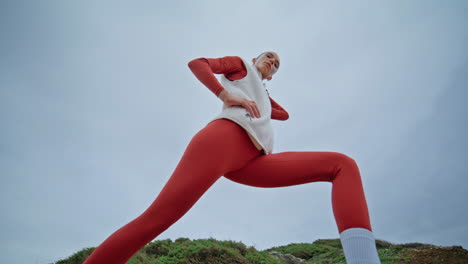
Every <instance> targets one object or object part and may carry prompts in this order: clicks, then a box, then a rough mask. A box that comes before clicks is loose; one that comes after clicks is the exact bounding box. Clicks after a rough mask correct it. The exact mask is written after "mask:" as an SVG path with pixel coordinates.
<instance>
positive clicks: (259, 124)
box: [210, 59, 274, 155]
mask: <svg viewBox="0 0 468 264" xmlns="http://www.w3.org/2000/svg"><path fill="white" fill-rule="evenodd" d="M242 61H243V62H244V65H245V67H246V68H247V75H246V76H245V77H244V78H242V79H240V80H235V81H230V80H228V79H227V78H226V77H225V76H224V75H221V78H220V79H221V80H220V83H221V85H222V86H223V87H224V89H226V90H227V91H228V92H229V93H230V94H232V95H235V96H238V97H240V98H244V99H247V100H252V101H255V102H256V103H257V107H258V109H259V111H260V117H259V118H256V117H253V116H250V113H249V111H247V109H245V108H244V107H242V106H231V107H227V106H226V105H225V104H223V108H222V111H221V113H220V114H219V115H217V116H216V117H215V118H214V119H212V120H211V121H210V122H213V121H214V120H217V119H220V118H226V119H229V120H232V121H234V122H236V123H237V124H239V125H240V126H241V127H243V128H244V129H245V130H246V131H247V132H248V133H249V136H250V138H251V139H252V141H253V143H254V144H255V145H256V146H258V145H259V146H260V147H261V149H263V151H264V152H265V154H266V155H268V154H271V153H272V151H273V139H274V133H273V127H272V126H271V102H270V98H269V96H268V92H267V91H266V89H265V87H264V85H263V82H262V78H261V73H260V72H259V71H258V70H257V68H256V67H255V66H254V65H253V64H250V63H249V62H248V61H246V60H244V59H242Z"/></svg>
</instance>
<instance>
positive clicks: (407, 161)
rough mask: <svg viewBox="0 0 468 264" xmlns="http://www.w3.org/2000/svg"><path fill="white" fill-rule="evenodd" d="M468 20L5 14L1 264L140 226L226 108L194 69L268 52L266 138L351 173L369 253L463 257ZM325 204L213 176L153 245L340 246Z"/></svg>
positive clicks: (291, 8) (287, 13)
mask: <svg viewBox="0 0 468 264" xmlns="http://www.w3.org/2000/svg"><path fill="white" fill-rule="evenodd" d="M166 2H169V1H166ZM467 13H468V2H467V1H464V0H460V1H456V0H451V1H438V0H434V1H428V0H420V1H419V0H412V1H407V0H398V1H396V0H388V1H372V0H368V1H363V0H360V1H267V0H264V1H243V0H240V1H214V0H213V1H206V0H205V1H170V4H162V1H91V0H89V1H13V0H12V1H2V2H1V4H0V14H1V16H0V29H1V41H0V55H1V56H0V89H1V90H0V121H1V129H0V180H1V182H0V198H1V202H0V206H1V207H0V209H1V212H2V217H1V218H0V234H1V236H0V248H1V252H0V262H1V263H9V264H22V263H34V264H43V263H50V262H52V261H57V260H59V259H62V258H66V257H68V256H70V255H71V254H73V253H74V252H77V251H79V250H81V249H82V248H85V247H91V246H98V245H99V244H100V243H101V242H102V241H103V240H104V239H106V238H107V237H108V236H109V235H110V234H112V233H113V232H114V231H116V230H117V229H118V228H120V227H121V226H123V225H124V224H126V223H128V222H130V221H131V220H133V219H134V218H135V217H137V216H139V215H140V214H141V213H142V212H143V211H144V210H145V209H146V208H147V207H148V206H149V205H150V204H151V203H152V201H153V200H154V199H155V197H156V196H157V195H158V193H159V192H160V190H161V189H162V187H163V186H164V184H165V183H166V181H167V180H168V178H169V177H170V175H171V173H172V172H173V170H174V169H175V167H176V165H177V163H178V162H179V159H180V157H181V156H182V153H183V152H184V150H185V147H186V146H187V144H188V142H189V141H190V139H191V138H192V137H193V135H194V134H195V133H196V132H198V131H199V130H200V129H202V128H203V127H204V126H205V125H206V124H207V122H208V121H209V120H211V119H212V118H213V117H214V116H215V115H217V114H218V113H219V111H220V110H221V107H222V105H221V101H220V100H219V99H218V98H217V97H216V96H215V95H214V94H213V93H211V91H209V90H208V89H207V88H206V87H204V86H203V85H202V84H201V83H199V82H198V81H197V79H196V78H195V77H194V76H193V74H192V73H191V72H190V70H189V68H188V67H187V63H188V62H189V61H190V60H192V59H194V58H198V57H208V58H216V57H222V56H227V55H237V56H241V57H243V58H246V59H251V58H253V57H256V56H257V55H258V54H259V53H261V52H263V51H266V50H273V51H276V52H277V53H278V54H279V56H280V57H281V69H280V70H279V71H278V73H277V74H276V75H275V76H274V78H273V80H272V81H271V82H268V84H267V85H268V90H269V92H270V95H271V97H272V98H274V99H275V100H276V101H277V102H278V103H279V104H281V105H282V106H283V107H284V108H285V109H286V110H287V111H288V112H289V114H290V118H289V120H287V121H284V122H283V121H273V122H274V128H275V133H276V138H275V140H276V143H275V149H274V152H276V153H277V152H283V151H336V152H341V153H344V154H346V155H348V156H350V157H352V158H354V159H355V160H356V161H357V163H358V165H359V167H360V171H361V175H362V180H363V184H364V189H365V193H366V199H367V202H368V207H369V212H370V216H371V223H372V227H373V229H374V235H375V236H376V238H377V239H382V240H386V241H389V242H392V243H409V242H421V243H431V244H436V245H444V246H451V245H461V246H463V247H464V248H465V249H466V248H468V222H467V221H466V219H468V205H467V202H468V201H467V195H466V188H467V187H466V186H467V184H468V177H467V176H468V175H467V173H466V169H467V165H466V164H468V158H467V157H468V155H467V148H468V140H467V139H466V135H468V129H467V124H468V122H467V121H468V120H467V119H468V109H467V107H466V102H465V101H466V99H467V98H468V92H467V88H468V87H467V84H468V50H467V48H466V47H468V31H467V30H466V29H467V27H468V17H467V16H466V14H467ZM331 187H332V185H331V184H330V183H326V182H320V183H311V184H304V185H299V186H292V187H285V188H273V189H265V188H254V187H250V186H245V185H241V184H238V183H234V182H232V181H229V180H228V179H226V178H224V177H222V178H221V179H220V180H219V181H217V182H216V183H215V184H214V185H213V186H212V188H211V189H209V190H208V191H207V193H206V194H205V195H204V196H203V197H202V198H201V199H200V200H199V201H198V202H197V203H196V204H195V206H194V207H193V208H192V209H191V210H190V211H189V212H188V213H187V214H186V215H185V216H184V217H183V218H182V219H180V220H179V221H178V222H177V223H175V224H174V225H173V226H171V227H170V228H169V229H168V230H167V231H165V232H164V233H162V234H161V235H160V236H159V237H158V238H157V239H167V238H170V239H173V240H174V239H177V238H179V237H188V238H191V239H199V238H209V237H213V238H216V239H219V240H235V241H241V242H243V243H245V244H246V245H248V246H255V247H256V248H257V249H259V250H263V249H267V248H269V247H273V246H279V245H286V244H289V243H299V242H308V243H311V242H313V241H315V240H316V239H324V238H338V232H337V228H336V223H335V220H334V217H333V212H332V208H331Z"/></svg>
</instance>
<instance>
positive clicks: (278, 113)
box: [270, 97, 289, 120]
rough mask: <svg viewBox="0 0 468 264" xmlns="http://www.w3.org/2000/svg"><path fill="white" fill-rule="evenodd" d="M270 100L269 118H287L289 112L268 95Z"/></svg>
mask: <svg viewBox="0 0 468 264" xmlns="http://www.w3.org/2000/svg"><path fill="white" fill-rule="evenodd" d="M270 102H271V119H276V120H288V118H289V114H288V112H286V110H284V109H283V107H281V105H279V104H278V103H277V102H275V100H273V99H272V98H271V97H270Z"/></svg>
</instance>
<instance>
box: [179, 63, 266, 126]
mask: <svg viewBox="0 0 468 264" xmlns="http://www.w3.org/2000/svg"><path fill="white" fill-rule="evenodd" d="M188 67H189V68H190V70H191V71H192V72H193V74H194V75H195V76H196V77H197V79H198V80H199V81H200V82H201V83H203V84H204V85H205V86H206V87H207V88H208V89H210V90H211V92H213V93H214V94H215V95H216V96H217V97H218V98H219V99H221V101H223V103H224V104H225V105H226V106H228V107H229V106H234V105H239V106H242V107H244V108H245V109H247V110H248V111H249V113H250V114H251V116H253V117H260V111H259V110H258V107H257V105H256V103H255V101H249V100H246V99H244V98H240V97H237V96H234V95H232V94H230V93H229V92H228V91H227V90H226V89H224V87H223V86H222V85H221V83H219V81H218V79H217V78H216V76H215V75H214V74H215V73H216V74H224V75H229V74H233V73H236V72H241V71H245V68H244V65H243V62H242V59H241V58H239V57H236V56H226V57H222V58H216V59H211V58H198V59H194V60H191V61H190V62H189V63H188Z"/></svg>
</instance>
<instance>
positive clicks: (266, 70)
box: [252, 51, 280, 80]
mask: <svg viewBox="0 0 468 264" xmlns="http://www.w3.org/2000/svg"><path fill="white" fill-rule="evenodd" d="M252 61H253V63H254V65H255V67H257V69H258V71H259V72H261V73H262V79H267V80H271V79H272V76H273V74H275V73H276V72H277V71H278V68H279V66H280V61H279V56H278V54H276V53H275V52H273V51H267V52H264V53H262V54H261V55H260V56H259V57H258V58H255V59H253V60H252Z"/></svg>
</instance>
